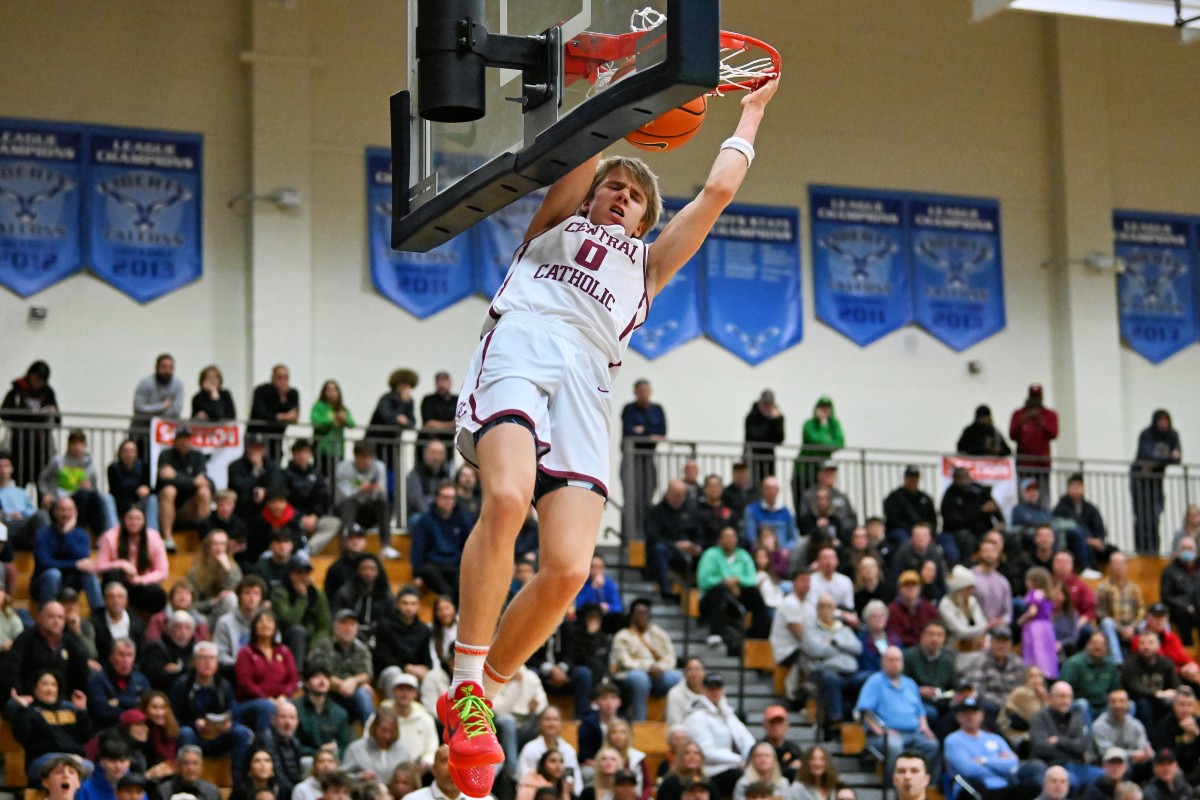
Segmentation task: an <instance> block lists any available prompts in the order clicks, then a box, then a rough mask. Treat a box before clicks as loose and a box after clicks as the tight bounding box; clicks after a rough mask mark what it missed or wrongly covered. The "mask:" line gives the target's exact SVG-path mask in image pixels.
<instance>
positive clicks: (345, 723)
mask: <svg viewBox="0 0 1200 800" xmlns="http://www.w3.org/2000/svg"><path fill="white" fill-rule="evenodd" d="M329 688H330V681H329V665H328V664H326V663H324V662H322V661H319V660H317V659H312V660H310V661H309V662H308V664H307V665H306V666H305V667H304V696H303V697H301V698H300V699H299V700H298V701H296V711H297V713H298V714H299V715H300V725H299V727H298V728H296V738H297V739H299V740H300V755H302V756H311V755H313V754H314V753H316V752H317V751H318V750H327V749H336V750H337V754H338V761H341V760H342V754H343V753H344V752H345V751H346V747H347V745H349V744H350V739H351V736H352V734H351V732H350V717H349V715H347V714H346V710H345V709H344V708H342V707H341V706H339V705H338V704H337V703H335V702H333V700H332V699H331V698H330V696H329Z"/></svg>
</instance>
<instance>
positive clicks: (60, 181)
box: [0, 163, 75, 236]
mask: <svg viewBox="0 0 1200 800" xmlns="http://www.w3.org/2000/svg"><path fill="white" fill-rule="evenodd" d="M74 188H75V182H74V181H72V180H71V179H70V178H68V177H67V176H66V175H64V174H62V173H61V172H59V171H58V170H54V169H49V168H47V167H42V166H39V165H37V164H29V163H16V164H10V165H8V166H5V167H2V168H0V200H2V201H5V202H6V203H8V204H10V205H12V206H13V212H12V218H13V221H14V222H15V223H16V226H15V227H14V228H9V227H8V226H4V228H0V230H3V232H4V233H11V234H16V235H21V234H22V233H25V232H26V231H27V230H28V231H29V232H30V233H33V234H34V235H40V236H47V235H48V236H62V235H63V234H64V233H65V229H64V228H63V226H62V225H61V224H55V225H50V226H42V227H39V228H38V229H37V230H36V231H34V230H30V229H33V227H34V224H35V223H36V222H37V221H38V213H39V211H38V207H39V206H42V205H45V204H47V203H49V202H50V201H51V200H53V199H54V198H56V197H58V196H59V195H62V194H65V193H67V192H69V191H71V190H72V189H74ZM0 224H2V223H0ZM23 229H25V230H23Z"/></svg>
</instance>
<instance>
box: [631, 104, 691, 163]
mask: <svg viewBox="0 0 1200 800" xmlns="http://www.w3.org/2000/svg"><path fill="white" fill-rule="evenodd" d="M707 111H708V96H707V95H700V96H699V97H697V98H696V99H695V100H692V101H690V102H687V103H684V104H683V105H681V106H680V107H679V108H673V109H671V110H670V111H668V112H667V113H665V114H663V115H662V116H661V117H659V118H658V119H656V120H654V121H653V122H649V123H647V124H645V125H643V126H642V127H640V128H638V129H637V130H636V131H634V132H633V133H631V134H629V135H628V136H626V137H625V141H627V142H629V143H630V144H631V145H633V146H634V147H640V148H642V149H643V150H674V149H675V148H676V147H679V146H680V145H682V144H684V143H685V142H687V141H688V140H689V139H691V138H692V137H693V136H695V135H696V131H698V130H700V126H701V125H703V124H704V115H705V113H706V112H707Z"/></svg>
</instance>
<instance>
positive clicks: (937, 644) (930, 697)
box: [904, 620, 956, 724]
mask: <svg viewBox="0 0 1200 800" xmlns="http://www.w3.org/2000/svg"><path fill="white" fill-rule="evenodd" d="M945 645H946V626H945V625H943V624H942V623H941V622H938V621H937V620H934V621H933V622H930V623H928V624H927V625H926V626H925V629H924V630H923V631H922V632H921V641H920V642H919V643H918V644H917V645H915V646H913V647H908V648H905V650H904V674H905V675H907V676H908V677H910V678H912V679H913V680H914V681H916V684H917V688H918V689H919V690H920V692H921V702H922V703H924V705H925V716H926V717H928V718H929V722H930V724H933V723H934V722H935V721H936V720H938V719H939V718H940V717H941V715H942V714H944V713H946V712H948V711H949V710H950V695H951V693H953V691H954V686H955V683H956V674H955V670H954V654H953V653H952V652H950V650H949V649H947V648H946V646H945Z"/></svg>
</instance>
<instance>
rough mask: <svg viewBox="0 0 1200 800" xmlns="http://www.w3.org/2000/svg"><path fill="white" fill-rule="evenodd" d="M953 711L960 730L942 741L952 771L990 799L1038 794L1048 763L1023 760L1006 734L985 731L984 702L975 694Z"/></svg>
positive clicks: (1004, 799) (1005, 799) (1009, 799)
mask: <svg viewBox="0 0 1200 800" xmlns="http://www.w3.org/2000/svg"><path fill="white" fill-rule="evenodd" d="M954 713H955V717H956V719H957V720H958V730H956V731H955V732H954V733H951V734H950V735H949V736H947V737H946V740H945V742H944V744H943V752H944V753H945V757H946V768H947V769H948V770H950V772H951V773H952V774H957V775H961V776H962V777H963V778H964V779H965V780H966V781H967V783H969V784H970V785H971V786H972V787H973V788H974V789H976V790H977V791H979V792H980V793H981V794H983V795H984V796H986V797H989V798H992V797H994V798H1000V799H1001V800H1018V798H1028V797H1032V796H1033V795H1035V794H1036V793H1037V791H1038V788H1039V787H1040V786H1041V784H1042V777H1043V776H1044V775H1045V773H1046V765H1045V764H1044V763H1043V762H1041V761H1038V760H1036V759H1034V760H1032V761H1026V762H1022V761H1021V760H1020V759H1019V758H1018V757H1017V754H1016V753H1014V752H1013V750H1012V748H1011V747H1009V745H1008V742H1007V741H1005V739H1004V737H1003V736H999V735H997V734H995V733H990V732H988V731H985V730H983V704H982V703H980V702H979V699H978V698H977V697H976V696H975V695H968V696H967V697H965V698H964V699H963V700H962V701H961V702H959V703H958V705H956V706H955V707H954ZM956 788H957V787H956ZM955 796H957V795H955Z"/></svg>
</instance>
